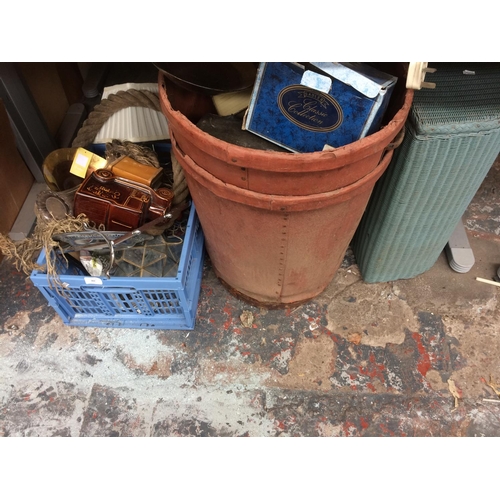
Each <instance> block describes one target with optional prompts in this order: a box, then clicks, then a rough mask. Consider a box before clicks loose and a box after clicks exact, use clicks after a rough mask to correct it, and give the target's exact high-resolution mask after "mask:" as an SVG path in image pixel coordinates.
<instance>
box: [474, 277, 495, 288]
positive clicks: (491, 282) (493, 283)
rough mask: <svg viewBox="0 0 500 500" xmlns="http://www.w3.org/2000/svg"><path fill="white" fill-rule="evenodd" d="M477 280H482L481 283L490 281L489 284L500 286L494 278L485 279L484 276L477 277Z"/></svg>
mask: <svg viewBox="0 0 500 500" xmlns="http://www.w3.org/2000/svg"><path fill="white" fill-rule="evenodd" d="M476 280H477V281H481V283H488V285H495V286H500V283H498V282H497V281H492V280H485V279H484V278H476Z"/></svg>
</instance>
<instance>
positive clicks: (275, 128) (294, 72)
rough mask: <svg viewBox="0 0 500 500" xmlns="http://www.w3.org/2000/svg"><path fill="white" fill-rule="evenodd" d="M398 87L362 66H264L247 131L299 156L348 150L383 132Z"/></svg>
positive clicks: (246, 121) (391, 79)
mask: <svg viewBox="0 0 500 500" xmlns="http://www.w3.org/2000/svg"><path fill="white" fill-rule="evenodd" d="M396 82H397V78H396V77H394V76H391V75H388V74H387V73H383V72H381V71H379V70H377V69H375V68H373V67H371V66H369V65H367V64H363V63H334V62H323V63H307V64H298V63H279V62H271V63H261V64H260V65H259V70H258V72H257V78H256V81H255V85H254V88H253V92H252V97H251V100H250V105H249V107H248V111H247V114H246V116H245V119H244V122H243V128H244V129H246V130H248V131H250V132H253V133H254V134H256V135H259V136H261V137H264V138H265V139H268V140H269V141H271V142H274V143H275V144H278V145H280V146H282V147H284V148H286V149H288V150H290V151H295V152H301V153H308V152H314V151H322V150H324V149H328V146H329V147H333V148H337V147H340V146H344V145H346V144H350V143H352V142H354V141H357V140H358V139H361V138H362V137H365V136H366V135H369V134H371V133H373V132H376V131H377V130H379V128H380V125H381V122H382V118H383V115H384V112H385V110H386V108H387V105H388V103H389V99H390V97H391V94H392V91H393V89H394V86H395V84H396ZM325 146H326V148H325Z"/></svg>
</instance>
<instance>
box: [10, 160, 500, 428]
mask: <svg viewBox="0 0 500 500" xmlns="http://www.w3.org/2000/svg"><path fill="white" fill-rule="evenodd" d="M499 179H500V161H499V160H497V161H496V163H495V165H494V166H493V168H492V169H491V171H490V173H489V175H488V176H487V178H486V179H485V181H484V183H483V185H482V186H481V188H480V189H479V191H478V193H477V194H476V196H475V198H474V200H473V202H472V203H471V204H470V206H469V209H468V210H467V212H466V214H465V217H464V223H465V226H466V228H467V230H468V234H469V240H470V244H471V247H472V249H473V251H474V256H475V259H476V264H475V265H474V267H473V269H472V270H471V271H470V272H469V273H467V274H459V273H456V272H454V271H453V270H452V269H451V268H450V267H449V265H448V261H447V258H446V256H445V254H444V253H443V254H442V255H441V256H440V258H439V259H438V261H437V262H436V264H435V265H434V266H433V268H432V269H430V270H429V271H427V272H426V273H424V274H422V275H420V276H418V277H416V278H413V279H409V280H399V281H394V282H390V283H380V284H366V283H364V282H363V281H362V279H361V276H360V273H359V270H358V268H357V266H356V263H355V261H354V258H353V256H352V253H351V252H350V251H348V252H347V255H346V258H345V259H344V262H343V264H342V267H341V268H340V269H339V271H338V272H337V274H336V276H335V278H334V279H333V281H332V283H331V284H330V285H329V286H328V288H327V289H326V290H325V291H324V292H323V293H322V294H321V295H320V296H319V297H317V298H316V299H314V300H312V301H311V302H309V303H307V304H304V305H302V306H299V307H296V308H293V309H284V310H266V309H262V308H259V307H255V306H251V305H248V304H246V303H245V302H243V301H241V300H240V299H238V298H235V297H233V296H232V295H230V294H229V293H228V292H227V291H226V289H225V288H224V287H223V286H222V285H221V284H220V283H219V281H218V280H217V278H216V277H215V275H214V273H213V270H212V268H211V266H210V261H209V259H208V258H206V259H205V265H204V272H203V279H202V285H201V297H200V301H199V306H198V313H197V319H196V327H195V329H194V330H193V331H189V332H188V331H167V330H163V331H162V330H134V329H114V328H110V329H99V328H91V327H86V328H78V327H70V326H66V325H64V324H63V322H62V321H61V319H60V317H59V316H58V315H57V314H56V313H55V312H54V310H53V309H52V308H51V307H50V306H48V304H47V302H46V300H45V298H44V297H43V296H42V295H41V293H40V292H39V291H38V289H37V288H36V287H34V286H33V284H32V283H31V281H30V280H29V279H27V278H26V276H25V275H23V274H22V273H19V272H17V271H16V270H15V268H14V267H13V265H12V264H11V263H9V262H6V261H5V259H4V261H3V262H2V263H1V264H0V277H1V284H0V297H1V303H0V359H1V363H0V436H46V437H51V436H75V437H76V436H137V437H139V436H254V437H261V436H262V437H267V436H269V437H273V436H310V437H313V436H325V437H326V436H500V399H499V397H498V396H497V394H496V392H495V388H496V383H499V384H500V364H499V362H498V361H499V359H500V335H499V332H500V308H499V306H498V300H499V293H500V290H499V288H498V287H496V286H492V285H489V284H485V283H480V282H478V281H476V279H475V278H476V277H483V278H486V279H492V278H493V276H494V275H495V274H496V270H497V267H498V266H499V265H500V225H499V221H500V197H499V196H498V194H499V193H498V188H497V186H499V185H500V184H499V182H498V181H499ZM250 313H251V314H250ZM242 315H243V316H242ZM245 315H246V316H245ZM242 318H243V320H242ZM248 318H250V322H247V320H248Z"/></svg>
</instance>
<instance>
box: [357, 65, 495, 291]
mask: <svg viewBox="0 0 500 500" xmlns="http://www.w3.org/2000/svg"><path fill="white" fill-rule="evenodd" d="M429 67H434V68H437V71H436V72H435V73H433V74H428V75H427V76H426V81H429V82H435V83H436V88H435V89H422V90H418V91H415V97H414V100H413V104H412V108H411V110H410V113H409V116H408V120H407V122H406V125H405V138H404V140H403V142H402V144H401V146H400V147H399V148H398V149H397V150H396V152H395V155H394V158H393V159H392V161H391V164H390V165H389V167H388V169H387V171H386V172H385V174H384V175H383V177H382V178H381V179H380V180H379V181H378V183H377V185H376V186H375V189H374V191H373V193H372V196H371V199H370V201H369V203H368V206H367V208H366V211H365V214H364V215H363V218H362V220H361V222H360V224H359V226H358V229H357V231H356V234H355V235H354V238H353V241H352V242H351V247H352V250H353V252H354V255H355V258H356V261H357V264H358V266H359V268H360V271H361V274H362V276H363V279H364V281H366V282H368V283H375V282H387V281H393V280H398V279H406V278H412V277H415V276H417V275H419V274H421V273H423V272H425V271H427V270H429V269H430V268H431V267H432V266H433V265H434V264H435V262H436V260H437V259H438V257H439V255H440V253H441V252H442V251H443V249H444V248H445V246H446V243H447V242H448V239H449V238H450V236H451V235H452V233H453V231H454V229H455V227H456V226H457V224H458V223H459V221H460V219H461V217H462V215H463V213H464V212H465V210H466V208H467V206H468V205H469V203H470V202H471V200H472V198H473V197H474V195H475V193H476V191H477V190H478V189H479V187H480V185H481V182H482V181H483V180H484V178H485V176H486V174H487V173H488V171H489V169H490V168H491V166H492V165H493V163H494V161H495V159H496V157H497V156H498V154H499V152H500V63H429Z"/></svg>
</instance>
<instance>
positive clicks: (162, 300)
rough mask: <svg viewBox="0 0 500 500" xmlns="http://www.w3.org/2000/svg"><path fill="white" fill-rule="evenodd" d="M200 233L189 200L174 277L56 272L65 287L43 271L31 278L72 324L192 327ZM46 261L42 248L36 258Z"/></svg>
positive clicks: (200, 256) (199, 269) (201, 242)
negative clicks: (97, 275) (184, 230)
mask: <svg viewBox="0 0 500 500" xmlns="http://www.w3.org/2000/svg"><path fill="white" fill-rule="evenodd" d="M203 257H204V237H203V231H202V228H201V226H200V222H199V219H198V215H197V214H196V209H195V206H194V204H192V205H191V210H190V213H189V217H188V221H187V226H186V233H185V236H184V242H183V247H182V252H181V257H180V262H179V266H178V271H177V276H175V277H166V278H145V277H141V278H139V277H137V278H130V277H111V278H110V279H106V278H104V277H103V278H94V277H90V276H82V275H79V274H71V273H70V271H69V269H68V268H66V270H65V272H67V274H64V273H63V274H59V275H58V277H59V279H60V281H61V282H62V283H63V284H64V287H62V286H60V285H54V284H53V283H49V280H48V276H47V274H46V273H44V272H40V271H33V272H32V273H31V280H32V281H33V283H34V284H35V286H36V287H37V288H38V289H39V290H40V292H41V293H42V294H43V295H44V296H45V298H46V299H47V300H48V302H49V304H50V305H51V306H52V307H53V308H54V309H55V311H56V312H57V313H58V314H59V316H61V318H62V320H63V322H64V323H65V324H67V325H71V326H82V327H86V326H95V327H103V328H137V329H168V330H192V329H193V328H194V325H195V320H196V309H197V307H198V299H199V294H200V288H201V276H202V271H203ZM37 263H38V264H40V265H44V264H45V253H44V252H42V253H41V254H40V257H39V258H38V261H37Z"/></svg>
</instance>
